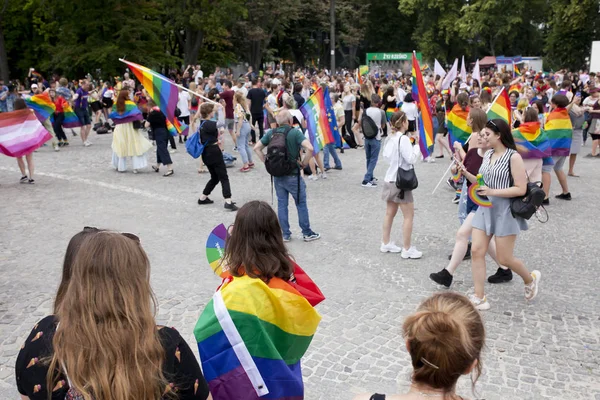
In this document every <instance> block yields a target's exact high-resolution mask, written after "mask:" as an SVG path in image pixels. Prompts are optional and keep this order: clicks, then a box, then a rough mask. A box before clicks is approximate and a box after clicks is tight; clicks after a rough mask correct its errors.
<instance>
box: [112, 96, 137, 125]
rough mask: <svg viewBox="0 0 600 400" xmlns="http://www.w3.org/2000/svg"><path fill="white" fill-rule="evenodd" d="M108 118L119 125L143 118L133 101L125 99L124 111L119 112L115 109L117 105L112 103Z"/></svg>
mask: <svg viewBox="0 0 600 400" xmlns="http://www.w3.org/2000/svg"><path fill="white" fill-rule="evenodd" d="M108 118H110V119H112V120H113V122H114V123H115V125H119V124H126V123H128V122H133V121H141V120H143V119H144V116H143V115H142V112H141V111H140V109H139V108H138V107H137V105H136V104H135V103H134V102H133V101H129V100H127V101H125V111H124V112H123V113H119V112H118V111H117V105H116V104H114V105H113V108H112V112H111V113H110V114H109V115H108Z"/></svg>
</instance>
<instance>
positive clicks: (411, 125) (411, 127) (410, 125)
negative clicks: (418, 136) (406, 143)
mask: <svg viewBox="0 0 600 400" xmlns="http://www.w3.org/2000/svg"><path fill="white" fill-rule="evenodd" d="M416 131H417V121H408V132H416Z"/></svg>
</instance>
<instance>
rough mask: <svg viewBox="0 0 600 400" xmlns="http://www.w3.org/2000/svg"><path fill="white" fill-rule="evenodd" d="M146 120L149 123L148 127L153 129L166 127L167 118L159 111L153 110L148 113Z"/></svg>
mask: <svg viewBox="0 0 600 400" xmlns="http://www.w3.org/2000/svg"><path fill="white" fill-rule="evenodd" d="M146 121H148V122H149V123H150V127H151V128H152V130H153V131H155V130H157V129H160V128H163V129H167V118H165V115H164V114H163V113H162V112H161V111H156V110H153V111H152V112H151V113H150V114H148V118H146Z"/></svg>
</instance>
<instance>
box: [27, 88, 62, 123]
mask: <svg viewBox="0 0 600 400" xmlns="http://www.w3.org/2000/svg"><path fill="white" fill-rule="evenodd" d="M25 104H27V107H29V108H30V109H32V110H33V112H35V116H36V117H37V118H38V119H39V120H40V122H41V123H44V121H46V120H47V119H48V118H50V116H51V115H52V114H54V111H55V110H56V106H55V105H54V103H53V102H52V99H51V98H50V96H49V95H48V93H42V94H35V95H33V96H31V97H29V98H27V99H25Z"/></svg>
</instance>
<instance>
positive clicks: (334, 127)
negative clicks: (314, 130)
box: [323, 88, 343, 147]
mask: <svg viewBox="0 0 600 400" xmlns="http://www.w3.org/2000/svg"><path fill="white" fill-rule="evenodd" d="M323 100H324V101H325V110H327V122H329V130H331V133H332V134H333V141H334V143H335V147H342V146H343V144H342V135H340V131H339V130H338V123H337V118H336V117H335V111H334V109H333V103H332V102H331V96H330V94H329V88H325V93H323Z"/></svg>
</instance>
